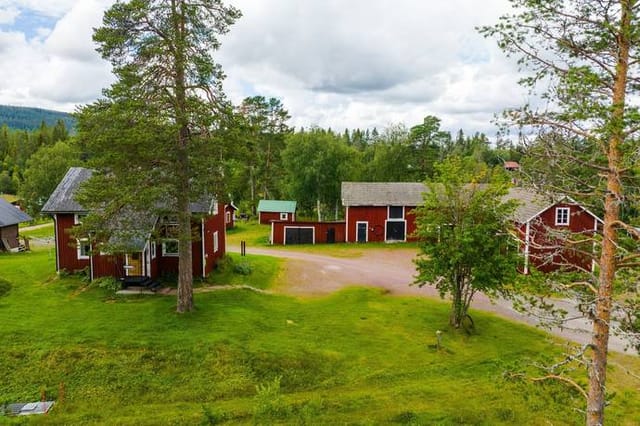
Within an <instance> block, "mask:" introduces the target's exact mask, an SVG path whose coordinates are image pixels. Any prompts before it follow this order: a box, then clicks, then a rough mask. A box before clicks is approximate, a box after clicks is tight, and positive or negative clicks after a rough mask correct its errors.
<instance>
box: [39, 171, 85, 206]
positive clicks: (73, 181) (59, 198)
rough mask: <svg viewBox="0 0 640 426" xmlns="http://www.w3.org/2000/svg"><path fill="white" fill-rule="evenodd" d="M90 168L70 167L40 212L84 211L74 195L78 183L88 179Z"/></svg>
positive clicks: (78, 185)
mask: <svg viewBox="0 0 640 426" xmlns="http://www.w3.org/2000/svg"><path fill="white" fill-rule="evenodd" d="M92 174H93V171H92V170H89V169H85V168H84V167H71V168H70V169H69V170H68V171H67V174H66V175H64V177H63V178H62V180H61V181H60V183H59V184H58V186H57V187H56V189H55V190H54V191H53V193H52V194H51V195H50V196H49V199H48V200H47V202H46V203H45V204H44V206H43V207H42V210H41V212H42V213H86V212H87V210H86V209H85V208H83V207H82V206H81V205H80V204H79V203H78V202H77V201H76V200H75V198H74V197H75V195H76V192H77V191H78V188H79V187H80V184H81V183H82V182H84V181H85V180H87V179H89V178H90V177H91V175H92Z"/></svg>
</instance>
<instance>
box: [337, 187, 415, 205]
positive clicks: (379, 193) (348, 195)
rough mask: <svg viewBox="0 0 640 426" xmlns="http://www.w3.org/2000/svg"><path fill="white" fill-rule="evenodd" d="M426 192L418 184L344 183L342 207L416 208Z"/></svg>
mask: <svg viewBox="0 0 640 426" xmlns="http://www.w3.org/2000/svg"><path fill="white" fill-rule="evenodd" d="M426 190H427V189H426V186H425V185H424V184H423V183H417V182H342V205H343V206H345V207H351V206H413V207H415V206H418V205H420V204H422V201H423V199H422V193H423V192H425V191H426Z"/></svg>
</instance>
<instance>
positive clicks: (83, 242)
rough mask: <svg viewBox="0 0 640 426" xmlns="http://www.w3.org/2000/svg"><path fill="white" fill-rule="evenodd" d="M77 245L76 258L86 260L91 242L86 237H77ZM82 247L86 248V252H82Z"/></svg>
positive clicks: (88, 256)
mask: <svg viewBox="0 0 640 426" xmlns="http://www.w3.org/2000/svg"><path fill="white" fill-rule="evenodd" d="M77 241H78V245H77V253H78V260H87V259H89V258H90V257H91V255H90V253H91V243H90V242H89V239H88V238H79V239H78V240H77ZM83 247H87V248H88V252H84V250H82V249H83Z"/></svg>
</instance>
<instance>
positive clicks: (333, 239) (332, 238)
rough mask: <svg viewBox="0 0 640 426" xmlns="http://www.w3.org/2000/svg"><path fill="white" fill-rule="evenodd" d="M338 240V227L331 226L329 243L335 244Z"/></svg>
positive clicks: (328, 236) (328, 231) (328, 233)
mask: <svg viewBox="0 0 640 426" xmlns="http://www.w3.org/2000/svg"><path fill="white" fill-rule="evenodd" d="M335 242H336V228H329V229H328V230H327V243H329V244H333V243H335Z"/></svg>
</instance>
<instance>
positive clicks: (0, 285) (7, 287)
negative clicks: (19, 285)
mask: <svg viewBox="0 0 640 426" xmlns="http://www.w3.org/2000/svg"><path fill="white" fill-rule="evenodd" d="M11 287H12V286H11V283H10V282H9V281H7V280H4V279H2V278H0V297H2V296H6V295H7V294H9V292H10V291H11Z"/></svg>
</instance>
